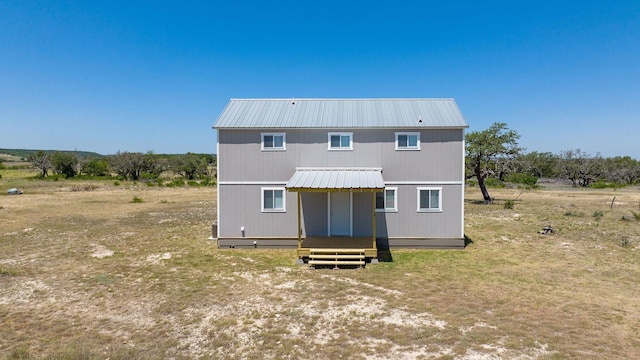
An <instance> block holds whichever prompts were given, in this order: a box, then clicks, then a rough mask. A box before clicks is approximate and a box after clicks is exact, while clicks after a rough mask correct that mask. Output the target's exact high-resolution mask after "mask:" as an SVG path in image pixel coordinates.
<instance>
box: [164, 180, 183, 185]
mask: <svg viewBox="0 0 640 360" xmlns="http://www.w3.org/2000/svg"><path fill="white" fill-rule="evenodd" d="M167 186H168V187H179V186H184V181H183V180H182V179H173V180H171V181H170V182H168V183H167Z"/></svg>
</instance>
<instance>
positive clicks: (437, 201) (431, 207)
mask: <svg viewBox="0 0 640 360" xmlns="http://www.w3.org/2000/svg"><path fill="white" fill-rule="evenodd" d="M441 195H442V188H423V187H419V188H418V211H422V212H426V211H442V196H441Z"/></svg>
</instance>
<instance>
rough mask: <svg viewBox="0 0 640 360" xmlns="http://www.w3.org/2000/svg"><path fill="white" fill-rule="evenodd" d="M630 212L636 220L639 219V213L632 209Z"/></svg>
mask: <svg viewBox="0 0 640 360" xmlns="http://www.w3.org/2000/svg"><path fill="white" fill-rule="evenodd" d="M630 211H631V214H633V218H634V219H636V220H637V221H640V213H637V212H635V211H633V210H630Z"/></svg>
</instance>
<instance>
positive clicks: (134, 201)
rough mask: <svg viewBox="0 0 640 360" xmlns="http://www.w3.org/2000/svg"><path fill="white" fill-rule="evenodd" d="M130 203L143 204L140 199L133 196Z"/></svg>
mask: <svg viewBox="0 0 640 360" xmlns="http://www.w3.org/2000/svg"><path fill="white" fill-rule="evenodd" d="M131 202H132V203H141V202H144V200H142V199H141V198H139V197H137V196H134V197H133V199H131Z"/></svg>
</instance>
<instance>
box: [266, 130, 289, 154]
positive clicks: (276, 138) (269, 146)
mask: <svg viewBox="0 0 640 360" xmlns="http://www.w3.org/2000/svg"><path fill="white" fill-rule="evenodd" d="M286 146H287V141H286V135H285V134H284V133H262V150H263V151H277V150H286Z"/></svg>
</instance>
